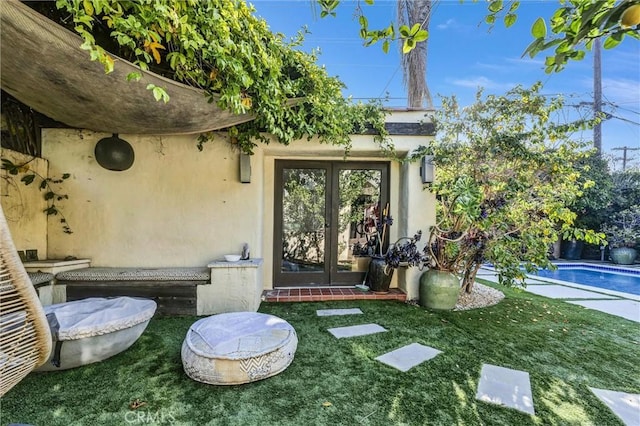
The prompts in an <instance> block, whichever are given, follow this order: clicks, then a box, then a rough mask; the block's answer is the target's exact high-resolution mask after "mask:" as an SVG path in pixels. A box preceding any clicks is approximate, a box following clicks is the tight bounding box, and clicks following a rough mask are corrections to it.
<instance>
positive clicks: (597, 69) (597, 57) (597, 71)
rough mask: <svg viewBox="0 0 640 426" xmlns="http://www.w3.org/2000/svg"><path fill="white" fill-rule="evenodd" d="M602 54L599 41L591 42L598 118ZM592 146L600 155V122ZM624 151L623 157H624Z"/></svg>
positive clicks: (596, 126)
mask: <svg viewBox="0 0 640 426" xmlns="http://www.w3.org/2000/svg"><path fill="white" fill-rule="evenodd" d="M601 57H602V52H601V49H600V39H599V38H596V39H595V40H594V41H593V114H594V116H595V117H598V116H599V115H600V113H601V112H602V66H601ZM593 146H594V148H595V149H596V153H597V154H598V155H602V125H601V124H600V122H598V124H596V125H595V127H594V128H593ZM626 152H627V151H625V155H626Z"/></svg>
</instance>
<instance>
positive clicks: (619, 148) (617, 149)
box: [613, 146, 640, 172]
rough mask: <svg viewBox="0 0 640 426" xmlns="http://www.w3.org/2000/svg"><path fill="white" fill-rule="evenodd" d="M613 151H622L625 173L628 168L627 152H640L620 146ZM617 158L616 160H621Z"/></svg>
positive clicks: (637, 149) (639, 149) (636, 149)
mask: <svg viewBox="0 0 640 426" xmlns="http://www.w3.org/2000/svg"><path fill="white" fill-rule="evenodd" d="M613 151H622V171H623V172H624V171H625V170H626V168H627V151H640V148H630V147H628V146H620V147H618V148H613ZM619 159H620V158H617V159H616V160H619Z"/></svg>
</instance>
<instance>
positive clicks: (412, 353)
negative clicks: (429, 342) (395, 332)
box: [376, 343, 442, 372]
mask: <svg viewBox="0 0 640 426" xmlns="http://www.w3.org/2000/svg"><path fill="white" fill-rule="evenodd" d="M441 352H442V351H439V350H437V349H434V348H432V347H429V346H424V345H421V344H420V343H412V344H410V345H407V346H403V347H401V348H399V349H396V350H394V351H391V352H387V353H386V354H384V355H380V356H379V357H377V358H376V360H378V361H380V362H381V363H383V364H387V365H388V366H390V367H393V368H397V369H398V370H400V371H402V372H406V371H409V370H410V369H411V368H413V367H415V366H416V365H418V364H422V363H423V362H425V361H428V360H430V359H431V358H433V357H435V356H436V355H438V354H439V353H441Z"/></svg>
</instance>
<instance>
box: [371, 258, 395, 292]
mask: <svg viewBox="0 0 640 426" xmlns="http://www.w3.org/2000/svg"><path fill="white" fill-rule="evenodd" d="M385 266H386V262H385V261H384V258H381V257H372V258H371V262H369V270H368V272H367V280H366V284H367V286H368V287H369V289H370V290H371V291H372V292H374V293H388V292H389V286H390V285H391V278H392V277H393V269H390V268H385ZM385 269H389V270H385Z"/></svg>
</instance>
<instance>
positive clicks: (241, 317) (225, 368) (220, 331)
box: [182, 312, 298, 385]
mask: <svg viewBox="0 0 640 426" xmlns="http://www.w3.org/2000/svg"><path fill="white" fill-rule="evenodd" d="M297 346H298V338H297V335H296V332H295V330H294V328H293V327H292V326H291V324H289V323H288V322H286V321H285V320H283V319H281V318H278V317H276V316H273V315H267V314H261V313H258V312H232V313H225V314H219V315H213V316H210V317H206V318H203V319H201V320H199V321H197V322H195V323H194V324H193V325H192V326H191V327H190V328H189V331H188V332H187V336H186V337H185V339H184V342H183V344H182V364H183V366H184V370H185V372H186V374H187V375H188V376H189V377H191V378H192V379H194V380H197V381H200V382H203V383H209V384H214V385H232V384H240V383H248V382H253V381H256V380H261V379H264V378H267V377H271V376H274V375H276V374H278V373H280V372H282V371H284V369H286V368H287V367H288V366H289V364H291V362H292V361H293V357H294V354H295V352H296V348H297Z"/></svg>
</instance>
